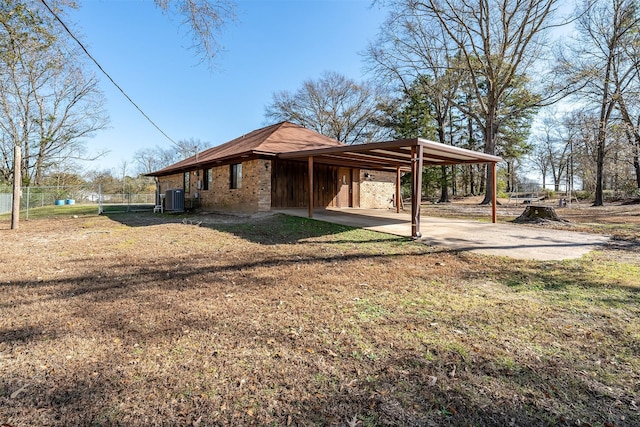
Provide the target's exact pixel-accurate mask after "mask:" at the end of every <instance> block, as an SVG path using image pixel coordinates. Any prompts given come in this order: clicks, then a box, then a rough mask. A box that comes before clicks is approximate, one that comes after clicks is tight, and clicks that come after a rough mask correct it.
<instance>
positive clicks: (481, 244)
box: [279, 208, 609, 261]
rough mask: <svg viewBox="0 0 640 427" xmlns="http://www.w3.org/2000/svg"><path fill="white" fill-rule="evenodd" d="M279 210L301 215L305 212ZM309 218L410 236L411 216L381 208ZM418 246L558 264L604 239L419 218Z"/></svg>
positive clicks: (315, 214)
mask: <svg viewBox="0 0 640 427" xmlns="http://www.w3.org/2000/svg"><path fill="white" fill-rule="evenodd" d="M279 212H282V213H285V214H288V215H294V216H302V217H306V216H307V215H308V213H307V211H306V210H305V209H285V210H279ZM313 219H316V220H319V221H327V222H332V223H336V224H342V225H348V226H352V227H360V228H365V229H367V230H374V231H380V232H383V233H389V234H395V235H398V236H405V237H411V217H410V215H409V214H406V213H399V214H398V213H395V212H394V211H388V210H384V209H331V208H329V209H323V210H316V211H314V212H313ZM420 231H421V233H422V238H421V239H420V241H421V242H424V243H425V244H428V245H433V246H439V247H444V248H449V249H453V250H460V251H469V252H476V253H481V254H488V255H498V256H506V257H510V258H519V259H534V260H545V261H547V260H563V259H571V258H580V257H582V256H583V255H584V254H586V253H588V252H590V251H592V250H594V249H596V248H598V247H601V246H604V245H606V244H607V242H608V241H609V237H608V236H604V235H599V234H589V233H578V232H573V231H560V230H550V229H546V228H542V227H539V226H535V225H522V224H513V223H508V224H505V223H498V224H492V223H490V222H478V221H469V220H459V219H450V218H435V217H425V216H422V217H421V218H420Z"/></svg>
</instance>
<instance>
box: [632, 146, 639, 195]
mask: <svg viewBox="0 0 640 427" xmlns="http://www.w3.org/2000/svg"><path fill="white" fill-rule="evenodd" d="M633 168H634V169H635V171H636V185H637V186H638V189H640V155H638V152H637V151H636V154H635V155H634V156H633Z"/></svg>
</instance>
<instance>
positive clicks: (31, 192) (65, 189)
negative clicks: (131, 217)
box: [0, 184, 156, 217]
mask: <svg viewBox="0 0 640 427" xmlns="http://www.w3.org/2000/svg"><path fill="white" fill-rule="evenodd" d="M76 204H78V205H80V204H81V205H95V207H96V212H97V213H115V212H138V211H153V207H154V206H155V204H156V195H155V193H129V192H114V191H111V192H104V191H103V190H102V186H101V185H92V184H88V185H75V186H57V187H22V189H21V197H20V210H21V211H26V213H27V217H28V212H29V210H31V209H36V208H42V207H47V206H65V205H76ZM11 207H12V193H11V188H9V187H0V214H3V213H7V212H11Z"/></svg>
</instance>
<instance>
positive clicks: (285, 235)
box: [211, 215, 413, 253]
mask: <svg viewBox="0 0 640 427" xmlns="http://www.w3.org/2000/svg"><path fill="white" fill-rule="evenodd" d="M211 227H212V228H215V229H216V230H218V231H222V232H227V233H231V234H234V235H236V236H238V237H241V238H243V239H246V240H248V241H251V242H256V243H260V244H267V245H274V244H300V243H307V244H309V243H311V244H332V245H336V246H338V247H339V248H340V249H358V250H359V251H362V250H363V248H366V247H367V246H366V245H369V246H371V245H379V244H383V245H386V246H385V249H386V250H389V251H390V253H393V252H396V251H397V246H403V245H406V244H413V242H412V241H411V240H410V239H407V238H403V237H398V236H393V235H390V234H386V233H378V232H375V231H370V230H364V229H361V228H353V227H348V226H345V225H340V224H332V223H329V222H324V221H316V220H313V219H309V218H302V217H295V216H288V215H274V216H271V217H267V218H264V219H260V220H255V221H250V222H246V223H239V224H216V225H212V226H211ZM362 245H365V246H362Z"/></svg>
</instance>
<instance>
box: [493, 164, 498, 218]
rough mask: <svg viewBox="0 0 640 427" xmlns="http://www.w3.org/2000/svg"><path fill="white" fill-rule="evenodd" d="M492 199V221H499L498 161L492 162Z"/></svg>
mask: <svg viewBox="0 0 640 427" xmlns="http://www.w3.org/2000/svg"><path fill="white" fill-rule="evenodd" d="M491 199H492V200H493V203H492V204H491V222H492V223H494V224H495V223H496V222H498V210H497V205H498V185H497V180H496V162H491Z"/></svg>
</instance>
